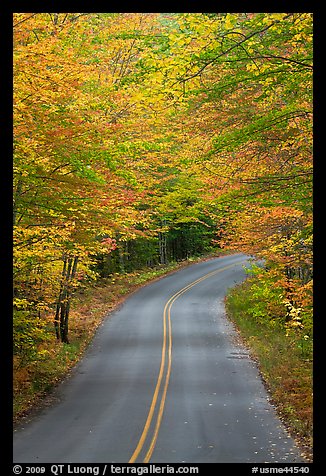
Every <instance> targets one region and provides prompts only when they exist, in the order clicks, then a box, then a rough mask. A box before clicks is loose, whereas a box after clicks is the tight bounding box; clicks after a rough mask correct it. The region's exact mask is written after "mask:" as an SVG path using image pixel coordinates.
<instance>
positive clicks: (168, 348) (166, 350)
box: [129, 262, 239, 463]
mask: <svg viewBox="0 0 326 476" xmlns="http://www.w3.org/2000/svg"><path fill="white" fill-rule="evenodd" d="M236 264H239V262H236V263H232V264H230V265H228V266H224V268H220V269H218V270H215V271H212V272H210V273H208V274H205V275H204V276H202V277H201V278H199V279H196V281H193V282H192V283H190V284H188V285H187V286H185V287H184V288H182V289H180V290H179V291H178V292H177V293H175V294H174V295H173V296H172V297H170V299H169V300H168V302H167V303H166V304H165V307H164V311H163V344H162V357H161V365H160V371H159V374H158V378H157V382H156V387H155V390H154V395H153V399H152V403H151V406H150V409H149V412H148V415H147V419H146V422H145V426H144V429H143V432H142V434H141V436H140V438H139V441H138V444H137V447H136V449H135V451H134V452H133V454H132V456H131V458H130V460H129V463H134V462H135V461H136V459H137V457H138V455H139V453H140V452H141V450H142V449H143V446H144V444H145V441H146V438H147V435H148V432H149V430H150V427H151V424H152V420H153V416H154V413H155V409H156V407H157V404H158V398H159V393H160V390H161V388H162V381H163V376H164V370H165V369H166V373H165V380H164V385H163V391H162V395H161V401H160V404H159V408H158V412H157V416H156V423H155V428H154V431H153V435H152V438H151V440H150V442H149V446H148V450H147V453H146V455H145V457H144V460H143V463H148V462H149V460H150V458H151V456H152V453H153V451H154V448H155V445H156V440H157V436H158V432H159V429H160V426H161V421H162V416H163V411H164V406H165V400H166V393H167V390H168V385H169V380H170V374H171V365H172V326H171V307H172V305H173V303H174V302H175V301H176V300H177V299H178V297H180V296H181V295H182V294H184V293H185V292H187V291H188V290H189V289H191V288H192V287H194V286H196V284H199V283H201V282H202V281H204V280H205V279H207V278H210V277H211V276H214V275H215V274H218V273H221V272H222V271H225V270H227V269H229V268H232V267H233V266H235V265H236Z"/></svg>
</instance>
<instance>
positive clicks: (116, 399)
mask: <svg viewBox="0 0 326 476" xmlns="http://www.w3.org/2000/svg"><path fill="white" fill-rule="evenodd" d="M243 265H249V257H248V256H246V255H243V254H234V255H228V256H224V257H219V258H214V259H211V260H208V261H203V262H200V263H197V264H194V265H191V266H189V267H186V268H184V269H182V270H180V271H178V272H176V273H173V274H170V275H168V276H166V277H164V278H162V279H160V280H158V281H156V282H154V283H152V284H149V285H147V286H145V287H143V288H141V289H140V290H139V291H137V292H135V293H133V294H132V295H131V296H129V297H128V299H126V301H125V302H124V304H123V305H122V306H121V307H120V309H118V310H116V311H115V312H114V313H112V314H111V315H110V317H109V318H107V319H106V320H105V321H104V322H103V324H102V325H101V326H100V328H99V330H98V331H97V333H96V335H95V338H94V340H93V342H92V344H91V345H90V347H89V349H88V351H87V352H86V354H85V356H84V358H83V359H82V361H81V362H80V363H79V364H78V365H77V366H76V367H75V368H74V370H73V372H72V374H71V376H70V377H69V378H68V379H66V380H65V382H63V383H62V384H61V385H59V386H58V388H57V389H56V391H55V397H56V398H55V402H54V403H53V404H52V405H51V406H50V407H48V408H43V410H41V411H40V412H39V413H38V414H37V416H35V417H34V418H33V419H32V420H31V421H29V422H26V423H25V424H24V425H23V427H20V428H18V429H17V430H16V431H15V432H14V462H16V463H19V462H21V463H110V462H111V463H128V462H129V463H142V462H144V463H148V462H151V463H182V462H185V463H202V462H204V463H220V462H221V463H237V462H240V463H246V462H248V463H249V462H251V463H252V462H254V463H260V462H267V463H272V462H282V463H283V462H291V463H293V462H304V459H303V458H302V457H301V456H300V451H299V449H298V448H297V447H296V445H295V443H294V441H293V440H292V439H291V438H290V437H289V435H288V434H287V432H286V430H285V428H284V426H283V424H282V423H281V421H280V420H279V419H278V417H277V415H276V412H275V409H274V408H273V406H272V405H271V403H270V402H269V399H268V395H267V393H266V390H265V388H264V386H263V383H262V381H261V378H260V376H259V372H258V370H257V367H256V364H255V363H254V362H253V361H252V360H251V359H250V357H249V355H248V351H247V349H246V348H245V347H243V345H242V344H240V343H239V339H237V332H236V330H235V328H234V327H233V325H232V324H231V323H230V322H229V321H228V320H227V318H226V316H225V310H224V297H225V293H226V291H227V289H228V288H229V287H231V286H233V285H234V284H235V283H237V282H240V281H242V280H243V279H244V278H245V272H244V269H243Z"/></svg>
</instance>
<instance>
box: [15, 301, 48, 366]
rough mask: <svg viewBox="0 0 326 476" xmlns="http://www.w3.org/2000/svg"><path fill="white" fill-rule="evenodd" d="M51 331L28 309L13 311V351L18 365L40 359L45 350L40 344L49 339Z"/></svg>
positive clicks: (43, 355) (44, 355)
mask: <svg viewBox="0 0 326 476" xmlns="http://www.w3.org/2000/svg"><path fill="white" fill-rule="evenodd" d="M49 339H51V333H50V331H49V328H48V326H47V323H46V322H45V321H43V320H40V319H38V318H37V317H35V315H34V316H33V315H32V313H31V311H28V310H25V311H24V310H14V313H13V352H14V355H17V356H19V361H20V365H26V364H27V363H28V362H31V361H36V360H42V359H43V358H44V357H46V355H47V354H46V352H45V351H44V350H42V349H41V348H40V344H42V343H44V342H47V341H49Z"/></svg>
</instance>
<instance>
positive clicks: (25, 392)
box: [13, 252, 225, 423]
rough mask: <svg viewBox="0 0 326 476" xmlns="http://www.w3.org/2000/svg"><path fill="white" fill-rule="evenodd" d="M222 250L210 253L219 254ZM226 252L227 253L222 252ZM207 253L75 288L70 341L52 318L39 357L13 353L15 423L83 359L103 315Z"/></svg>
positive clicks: (42, 399) (215, 255) (34, 407)
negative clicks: (59, 333) (60, 335)
mask: <svg viewBox="0 0 326 476" xmlns="http://www.w3.org/2000/svg"><path fill="white" fill-rule="evenodd" d="M221 254H222V253H221V252H217V253H216V254H211V255H207V257H206V259H209V258H213V257H217V256H219V255H221ZM223 254H225V253H223ZM203 259H205V257H201V258H190V259H188V260H185V261H181V262H171V263H170V264H167V265H160V266H157V267H155V268H148V269H143V270H139V271H135V272H132V273H126V274H114V275H112V276H111V277H110V278H106V279H101V280H99V281H98V282H95V283H94V284H92V285H88V286H87V287H85V288H82V289H80V290H79V291H78V292H76V294H75V296H74V298H73V301H72V304H71V311H70V316H69V340H70V343H69V344H64V343H62V342H58V341H57V340H56V337H55V333H54V328H53V324H52V320H53V316H51V315H49V316H48V317H47V319H48V321H49V339H48V340H47V341H46V342H43V343H42V344H41V346H39V350H41V351H42V352H41V353H40V356H41V357H39V358H38V359H35V360H33V361H29V362H22V360H20V359H18V358H17V357H14V360H13V367H14V376H13V397H14V398H13V416H14V423H19V422H20V420H21V419H22V418H23V417H25V416H28V415H29V414H30V412H31V411H33V410H34V409H37V408H38V407H39V406H41V405H42V403H45V404H46V402H45V400H46V397H47V396H48V395H49V393H50V391H51V390H52V389H53V388H54V387H55V386H56V385H57V384H58V383H59V382H61V381H62V380H63V379H64V378H65V376H67V375H68V374H69V370H70V369H71V368H72V367H73V366H74V365H75V364H76V363H77V362H78V361H79V360H80V358H81V357H82V355H83V353H84V352H85V349H86V348H87V346H88V345H89V343H90V342H91V340H92V337H93V336H94V334H95V332H96V330H97V328H98V327H99V325H100V324H101V323H102V322H103V320H104V318H105V317H106V316H107V315H108V314H109V313H110V312H112V311H113V310H114V309H116V308H117V307H118V306H119V305H120V304H121V303H122V302H123V300H124V299H125V298H126V297H127V295H129V294H130V293H132V292H134V291H135V290H137V289H138V288H140V287H141V286H142V285H145V284H147V283H149V282H152V281H154V280H156V279H159V278H160V277H161V276H164V275H167V274H169V273H172V272H174V271H177V270H178V269H181V268H183V267H185V266H188V265H190V264H193V263H194V262H196V261H202V260H203Z"/></svg>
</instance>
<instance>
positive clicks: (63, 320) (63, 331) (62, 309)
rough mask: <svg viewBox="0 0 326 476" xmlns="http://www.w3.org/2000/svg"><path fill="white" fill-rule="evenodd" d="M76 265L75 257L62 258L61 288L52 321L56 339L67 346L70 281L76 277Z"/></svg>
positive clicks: (70, 293)
mask: <svg viewBox="0 0 326 476" xmlns="http://www.w3.org/2000/svg"><path fill="white" fill-rule="evenodd" d="M77 265H78V257H77V256H75V257H74V258H67V257H64V263H63V270H62V281H61V288H60V293H59V298H58V301H57V306H56V314H55V319H54V326H55V331H56V336H57V339H58V340H61V342H64V343H66V344H69V338H68V331H69V311H70V301H71V295H72V280H73V278H74V277H75V275H76V271H77Z"/></svg>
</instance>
